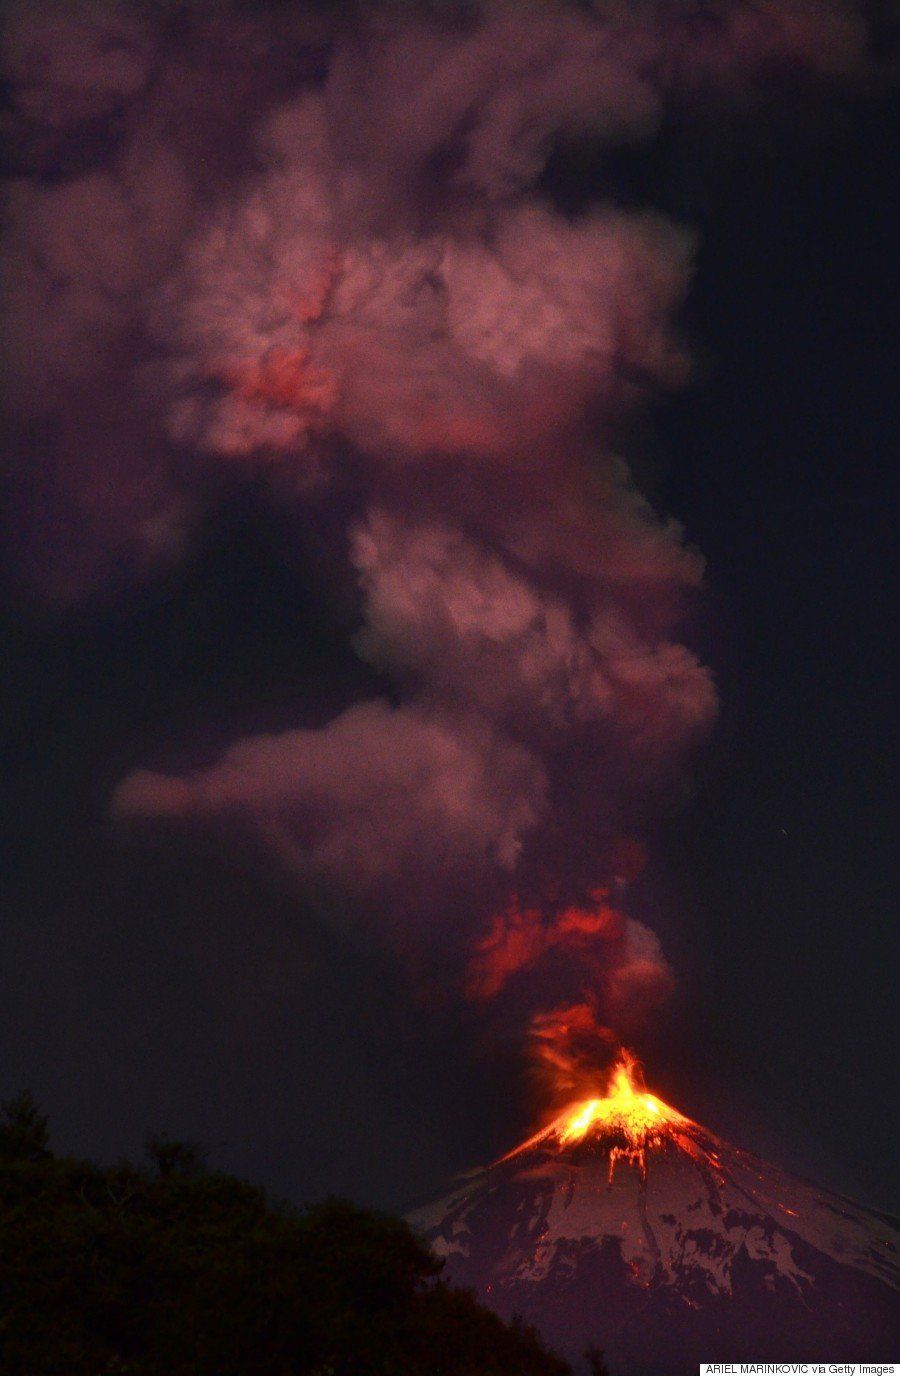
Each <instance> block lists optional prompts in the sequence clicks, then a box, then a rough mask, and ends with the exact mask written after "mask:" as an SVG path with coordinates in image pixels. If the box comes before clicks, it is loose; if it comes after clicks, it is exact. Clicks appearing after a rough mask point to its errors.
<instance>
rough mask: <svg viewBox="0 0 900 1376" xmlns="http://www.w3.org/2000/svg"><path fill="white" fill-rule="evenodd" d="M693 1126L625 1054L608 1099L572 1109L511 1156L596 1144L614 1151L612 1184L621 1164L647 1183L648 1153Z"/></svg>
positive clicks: (585, 1101) (612, 1079)
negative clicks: (681, 1129)
mask: <svg viewBox="0 0 900 1376" xmlns="http://www.w3.org/2000/svg"><path fill="white" fill-rule="evenodd" d="M688 1122H689V1119H687V1118H685V1117H684V1115H683V1114H681V1113H679V1112H678V1111H677V1109H674V1108H671V1107H670V1106H669V1105H668V1104H666V1103H663V1101H662V1099H658V1098H657V1097H656V1095H655V1094H649V1093H648V1092H647V1090H646V1089H645V1088H644V1086H643V1085H642V1084H641V1083H640V1076H639V1074H638V1068H637V1062H636V1061H635V1059H634V1057H633V1056H631V1055H630V1054H629V1053H628V1052H627V1051H623V1052H622V1054H621V1056H620V1058H619V1060H618V1061H617V1062H616V1064H615V1065H614V1066H613V1068H612V1071H611V1072H610V1075H609V1079H608V1081H607V1085H606V1092H605V1094H603V1095H602V1096H599V1097H597V1098H593V1099H583V1100H580V1101H578V1102H576V1103H574V1104H570V1105H569V1106H568V1107H567V1108H566V1109H564V1110H563V1112H562V1113H561V1114H559V1116H558V1117H557V1118H554V1119H553V1121H552V1122H551V1123H550V1124H549V1125H548V1126H547V1127H545V1128H543V1129H542V1130H541V1132H539V1133H536V1134H535V1136H534V1137H531V1138H529V1140H528V1141H527V1142H523V1144H522V1146H520V1147H517V1148H516V1149H515V1151H513V1152H510V1153H509V1157H512V1156H517V1155H518V1154H519V1152H522V1151H525V1150H526V1149H527V1148H529V1147H534V1146H537V1145H539V1144H542V1145H544V1146H556V1147H557V1148H558V1149H559V1150H560V1151H563V1150H565V1149H566V1148H567V1147H572V1146H574V1145H576V1144H577V1143H579V1142H585V1141H590V1142H596V1143H598V1144H600V1145H602V1146H605V1147H607V1148H608V1150H609V1178H610V1180H612V1177H613V1172H614V1170H615V1167H616V1163H617V1162H618V1161H627V1162H629V1163H630V1164H631V1165H634V1166H637V1168H638V1170H639V1171H640V1173H641V1178H642V1179H645V1178H646V1174H647V1151H648V1149H650V1148H652V1147H661V1146H662V1145H663V1144H664V1142H665V1140H666V1138H667V1137H669V1136H670V1135H671V1134H672V1132H673V1130H674V1129H676V1128H677V1127H679V1126H683V1125H685V1124H687V1123H688ZM509 1157H504V1160H508V1159H509Z"/></svg>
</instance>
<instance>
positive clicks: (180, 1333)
mask: <svg viewBox="0 0 900 1376" xmlns="http://www.w3.org/2000/svg"><path fill="white" fill-rule="evenodd" d="M148 1158H149V1163H148V1165H147V1167H145V1168H142V1167H139V1166H136V1165H133V1164H131V1163H127V1162H126V1163H122V1164H118V1165H115V1166H112V1167H100V1166H97V1165H93V1164H91V1163H89V1162H85V1161H76V1160H72V1159H69V1158H65V1157H57V1156H54V1155H53V1154H52V1153H51V1151H50V1149H49V1146H48V1135H47V1124H46V1119H45V1118H44V1116H43V1115H42V1114H41V1113H40V1112H39V1110H38V1109H37V1108H36V1106H35V1105H34V1103H33V1102H32V1101H31V1099H30V1098H29V1097H28V1096H20V1097H19V1098H18V1099H16V1100H13V1101H10V1102H9V1103H7V1104H5V1105H3V1114H2V1118H0V1371H2V1372H3V1376H566V1373H568V1372H569V1371H570V1368H569V1367H568V1365H567V1364H566V1363H565V1362H562V1361H560V1360H559V1359H558V1358H556V1357H554V1356H553V1355H551V1354H550V1353H549V1352H548V1351H547V1350H546V1349H545V1348H544V1346H543V1345H542V1343H541V1342H540V1340H539V1339H538V1337H537V1336H536V1335H535V1333H534V1332H533V1331H532V1330H530V1329H528V1328H525V1327H523V1326H521V1325H518V1324H512V1325H508V1324H504V1323H502V1322H501V1320H500V1319H499V1318H497V1317H496V1315H494V1314H492V1313H491V1312H490V1311H489V1310H487V1309H485V1308H483V1307H482V1306H481V1305H479V1304H478V1303H477V1302H476V1300H475V1299H474V1298H473V1296H472V1295H470V1294H468V1293H467V1292H464V1291H460V1290H455V1289H453V1288H451V1287H449V1286H447V1285H446V1284H444V1283H443V1282H442V1281H441V1279H440V1263H439V1262H437V1261H436V1260H435V1259H434V1257H433V1256H432V1255H431V1253H430V1252H429V1251H428V1249H427V1248H426V1247H425V1246H424V1245H423V1244H422V1243H421V1242H420V1241H419V1240H418V1239H417V1238H416V1237H415V1235H414V1234H413V1233H412V1232H411V1231H410V1229H409V1228H408V1227H407V1226H406V1225H405V1224H404V1223H401V1222H399V1221H398V1220H396V1219H392V1218H389V1217H386V1216H383V1215H380V1214H376V1213H372V1212H369V1211H367V1210H363V1209H359V1208H356V1207H355V1206H354V1205H352V1204H349V1203H346V1202H343V1201H330V1202H327V1203H325V1204H321V1205H318V1206H317V1207H315V1208H312V1209H308V1210H305V1211H302V1212H301V1211H298V1210H294V1209H291V1208H289V1207H286V1206H278V1205H275V1204H273V1203H271V1202H270V1201H269V1200H268V1199H267V1198H266V1196H265V1194H264V1193H263V1191H261V1190H259V1189H256V1188H255V1187H254V1186H252V1185H248V1184H246V1183H245V1182H243V1181H241V1180H238V1179H235V1178H234V1177H233V1176H229V1175H223V1174H220V1173H217V1172H211V1171H207V1170H205V1169H204V1167H203V1163H202V1160H201V1158H200V1156H199V1155H198V1153H197V1152H196V1151H195V1150H194V1149H192V1148H191V1147H189V1146H186V1145H184V1144H180V1143H177V1142H170V1141H168V1140H167V1139H165V1138H159V1139H156V1140H154V1141H151V1142H150V1143H149V1145H148Z"/></svg>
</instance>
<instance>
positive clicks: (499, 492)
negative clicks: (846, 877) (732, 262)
mask: <svg viewBox="0 0 900 1376" xmlns="http://www.w3.org/2000/svg"><path fill="white" fill-rule="evenodd" d="M5 27H6V34H5V57H4V75H5V78H6V80H7V82H8V83H9V90H10V93H11V94H10V105H9V109H8V110H7V114H6V125H7V133H8V135H9V136H10V138H11V146H12V148H13V159H14V163H15V175H14V176H13V177H12V178H11V179H10V181H9V184H8V187H7V191H8V197H7V216H6V226H5V231H4V249H5V253H6V258H7V264H8V267H9V273H8V282H9V286H8V289H7V295H6V299H5V303H4V307H3V315H4V325H5V329H6V337H7V340H8V341H10V342H11V347H8V359H7V369H6V377H5V381H4V393H3V406H4V412H5V416H6V421H7V424H8V426H9V427H10V429H11V432H12V438H13V441H14V446H15V452H16V453H17V456H18V457H17V460H16V466H15V468H14V469H13V471H12V473H11V474H10V487H11V491H12V493H13V502H14V511H15V516H16V526H17V529H18V531H19V537H18V545H17V549H16V555H17V559H18V564H17V568H18V574H19V577H20V578H22V579H28V580H30V581H31V582H32V583H33V584H34V585H36V586H37V587H38V589H39V590H40V591H41V592H42V593H43V594H44V595H47V596H50V597H52V598H54V599H56V600H62V601H63V602H74V601H77V600H78V599H80V598H83V597H86V596H91V595H93V594H94V593H95V592H96V591H97V590H98V589H104V588H108V587H109V586H110V585H112V586H113V587H114V588H116V589H121V588H122V587H127V586H128V585H129V584H130V583H133V582H134V581H136V580H141V579H145V578H147V577H150V576H152V574H153V572H154V571H155V570H156V569H158V568H160V567H163V566H165V565H166V564H167V563H169V562H171V561H172V560H174V559H177V558H178V557H179V555H180V554H181V552H182V550H183V549H184V547H185V545H186V543H187V542H188V541H189V539H190V534H191V530H192V528H193V525H194V522H195V521H196V519H197V517H198V514H199V513H200V512H202V511H203V510H204V509H205V508H207V507H208V505H209V504H210V503H212V502H213V501H214V495H215V491H216V484H217V481H218V475H219V474H220V473H221V472H222V471H223V470H225V469H227V470H229V472H230V473H231V475H232V478H233V475H234V472H235V469H238V470H243V471H246V473H247V474H248V476H252V478H253V480H254V481H256V482H259V481H260V478H261V477H262V478H263V479H268V481H269V483H270V486H271V493H272V501H273V502H279V503H282V504H283V505H285V506H287V507H288V508H289V510H290V511H292V512H295V513H305V515H301V514H297V538H298V540H302V538H303V523H304V521H311V522H315V521H316V520H317V518H318V517H319V516H320V515H321V514H322V513H323V512H324V511H325V510H327V511H328V513H329V516H330V517H331V518H332V524H334V523H335V522H334V521H333V518H334V517H335V515H337V516H338V518H339V520H338V521H337V522H336V524H338V525H340V526H342V527H343V529H344V532H345V541H346V544H345V556H346V560H347V561H348V564H349V567H350V568H352V570H353V574H354V577H355V579H356V581H357V586H358V592H359V616H360V620H359V628H358V631H357V632H356V635H355V639H354V646H355V648H356V650H357V652H358V654H359V655H360V657H361V658H363V659H364V660H367V661H369V662H370V663H372V664H374V665H376V666H377V667H378V668H379V669H381V670H383V671H385V672H386V673H387V674H388V675H389V676H390V678H391V679H392V680H393V683H394V685H395V691H396V695H397V696H396V698H395V699H393V700H392V701H390V702H389V701H387V700H377V701H371V702H362V703H359V704H357V705H356V706H353V707H351V708H350V709H348V710H345V711H343V712H342V713H341V714H340V715H337V716H335V717H334V719H333V720H332V721H330V722H329V723H328V724H326V725H325V726H324V727H321V728H318V729H311V728H308V727H306V726H303V725H298V727H297V729H294V730H290V731H287V732H284V733H282V734H280V735H258V736H249V737H247V738H245V739H243V740H239V741H236V742H235V743H234V744H232V745H231V746H230V747H229V748H228V749H227V750H226V751H225V753H224V754H223V756H222V757H221V759H219V760H218V761H217V762H216V763H214V764H212V765H209V766H206V767H198V768H197V769H195V770H194V771H192V772H186V773H184V774H183V775H181V776H177V777H176V776H167V775H161V774H157V773H153V772H149V771H146V770H137V771H135V772H133V773H131V774H129V775H128V776H127V777H126V778H124V779H123V780H122V781H121V783H120V784H119V786H118V788H117V790H116V793H115V797H114V801H113V808H114V811H115V813H116V815H117V816H118V817H120V818H129V819H138V820H140V819H167V820H168V821H169V822H171V823H181V822H188V821H190V823H191V824H197V823H199V824H200V825H208V826H210V827H217V826H221V825H224V824H227V825H229V826H233V825H235V824H237V825H238V826H239V827H241V828H243V829H245V830H247V831H248V832H251V833H252V834H254V835H255V836H256V837H257V838H258V839H259V841H260V843H261V844H262V845H263V846H265V847H268V848H269V849H270V850H271V852H272V853H273V854H274V855H275V856H277V858H278V860H279V862H280V863H284V864H287V865H289V866H290V868H291V869H292V870H293V871H294V872H296V873H297V874H298V875H299V876H301V879H302V880H303V881H306V880H314V881H316V882H321V881H323V880H324V881H326V882H328V883H330V884H334V885H337V886H341V887H344V888H349V889H352V890H353V891H354V893H355V894H356V895H357V896H358V897H359V899H360V902H361V907H362V909H363V910H364V911H365V912H366V913H367V914H369V915H372V914H375V915H376V917H377V918H378V920H380V921H381V922H382V924H383V928H384V930H385V931H387V932H388V933H389V934H390V935H396V934H397V933H398V932H402V933H403V934H404V940H406V939H408V936H409V933H410V932H415V933H416V934H417V939H419V940H420V941H421V942H422V944H423V945H425V946H427V944H428V940H429V935H428V933H429V929H430V928H431V929H434V928H440V931H441V933H442V940H444V939H445V937H446V932H447V929H448V926H449V927H453V926H454V924H455V929H454V930H455V933H456V934H458V945H459V948H460V950H461V951H463V952H466V951H468V952H470V959H469V961H468V968H467V971H466V972H465V973H464V974H463V973H462V972H461V973H460V979H461V983H462V986H463V987H464V988H465V990H466V992H467V993H468V996H469V997H470V998H471V999H473V1000H474V1001H476V1002H486V1001H489V1000H492V999H495V998H498V997H500V996H501V995H504V996H505V994H506V993H507V992H508V991H509V990H510V989H513V988H514V987H515V986H516V983H517V981H519V982H520V983H521V982H522V981H525V984H526V985H527V981H528V980H529V979H532V978H534V972H535V970H537V969H538V967H541V968H544V967H545V965H546V963H547V962H548V961H549V962H551V963H552V962H554V961H556V962H557V964H559V962H560V961H563V964H565V962H568V965H567V966H566V968H567V970H568V974H567V980H568V984H569V998H570V999H571V998H572V997H574V998H576V999H580V1000H581V1002H577V1003H576V1004H574V1005H572V1007H574V1008H575V1009H580V1010H581V1011H580V1012H578V1014H577V1018H576V1019H575V1020H576V1021H579V1020H580V1021H579V1026H582V1025H583V1026H584V1027H588V1025H589V1024H590V1022H591V1020H593V1022H594V1023H595V1024H596V1022H597V1020H598V1019H600V1020H609V1021H611V1022H612V1023H613V1024H614V1025H616V1026H617V1027H618V1026H621V1025H627V1024H628V1023H629V1021H633V1019H634V1017H635V1014H636V1012H639V1011H641V1010H643V1011H646V1010H647V1009H650V1008H652V1007H654V1006H656V1005H657V1004H658V1003H659V1002H660V1001H661V999H663V998H664V997H665V996H666V994H667V992H668V990H669V989H670V987H671V983H672V976H671V973H670V971H669V969H668V967H667V965H666V962H665V958H664V956H663V955H662V952H661V950H660V947H659V943H658V941H657V939H656V937H655V936H654V935H653V934H652V933H651V932H650V931H649V930H648V929H647V928H646V927H645V926H643V925H642V924H641V923H640V922H639V921H637V920H636V919H635V918H634V917H630V916H627V915H626V914H625V913H624V912H623V911H620V908H621V907H623V906H624V904H623V903H622V900H621V899H620V898H619V897H617V895H618V894H620V893H621V892H622V890H623V887H624V885H626V884H627V881H628V879H629V878H631V877H633V873H634V870H635V868H636V866H635V864H634V856H635V853H636V848H635V845H634V843H633V842H632V841H630V840H629V838H630V836H632V835H633V833H634V831H635V830H636V829H639V827H640V822H641V819H642V818H644V817H646V816H648V815H649V814H650V813H651V812H652V810H653V808H654V807H655V806H656V805H657V804H658V801H659V799H660V798H665V797H668V796H670V795H671V794H672V793H673V791H674V792H676V793H677V792H678V791H679V790H680V789H682V788H683V785H684V779H685V774H686V770H687V769H688V766H689V762H690V757H691V753H692V751H693V750H694V748H695V747H696V745H697V744H698V743H699V742H700V741H702V739H703V737H704V735H705V734H706V732H707V731H708V730H709V728H710V726H711V724H712V721H713V719H714V716H715V712H716V693H715V688H714V685H713V682H712V679H711V676H710V673H709V671H708V670H707V669H706V668H705V667H704V666H703V665H702V664H701V663H699V662H698V660H697V658H696V657H695V656H694V654H693V653H692V652H691V651H690V650H689V649H687V648H686V647H685V646H684V645H683V644H681V643H680V641H679V639H678V634H679V632H678V627H679V622H680V621H681V620H682V619H683V615H684V610H685V606H686V604H687V603H688V601H689V599H690V598H691V597H692V596H693V595H694V594H695V593H696V591H697V589H698V588H699V587H700V585H701V582H702V572H703V569H702V560H701V558H700V556H699V555H698V554H697V553H696V552H695V551H693V550H691V549H690V548H688V547H687V546H686V545H685V543H684V540H683V535H682V532H681V530H680V529H679V527H678V526H677V524H676V523H675V522H673V521H671V520H666V519H663V518H661V517H659V516H658V515H657V514H656V513H655V512H654V511H653V510H652V509H651V507H650V506H649V505H648V503H647V502H646V501H645V500H644V499H643V498H642V497H641V496H640V494H639V493H638V492H637V491H636V490H635V488H634V486H633V485H632V482H631V478H630V476H629V472H628V468H627V466H626V464H625V463H624V462H623V460H622V459H621V458H620V457H619V456H617V455H616V454H614V453H613V452H610V449H609V441H608V435H609V433H610V430H611V422H612V421H614V420H615V419H616V418H617V417H618V416H620V415H621V413H622V411H623V410H624V409H626V408H628V407H632V406H635V405H638V404H640V402H641V400H642V398H644V397H645V396H647V395H648V394H653V395H655V394H657V393H658V392H659V391H660V390H661V389H666V388H671V387H676V386H679V385H681V384H683V383H684V382H685V380H686V379H687V377H688V374H689V360H688V358H687V356H686V353H685V348H684V345H683V343H682V341H681V340H680V338H679V336H678V332H677V329H676V328H675V327H674V324H673V320H674V317H675V315H676V313H677V311H678V308H679V305H680V303H681V301H682V299H683V297H684V294H685V291H686V289H687V287H688V283H689V279H690V274H691V257H692V238H691V235H690V234H689V233H688V232H686V231H685V229H684V228H682V227H680V226H675V225H672V224H670V223H668V222H667V221H666V220H664V219H663V218H662V217H660V216H657V215H653V214H647V213H637V212H633V211H626V210H623V209H620V208H617V207H615V206H612V205H604V206H600V207H597V208H594V209H592V210H590V211H588V212H585V213H582V214H580V215H578V216H575V217H567V216H565V215H563V214H561V213H559V212H558V211H556V210H554V209H553V208H552V206H551V205H550V203H549V202H548V200H547V198H546V197H545V196H543V195H542V194H541V191H540V177H541V174H542V171H543V169H544V167H545V165H546V162H547V159H548V157H549V155H550V153H551V151H552V149H553V147H554V146H555V145H556V144H557V143H558V142H559V141H561V140H562V141H566V140H573V139H577V138H579V137H581V136H585V135H590V136H591V137H592V138H595V139H600V140H602V141H603V142H604V143H605V144H606V145H608V146H609V147H614V146H616V145H619V144H622V143H624V142H629V141H633V140H636V139H639V138H642V137H645V136H647V135H648V134H649V133H650V132H651V131H652V129H653V128H654V126H655V124H656V123H657V122H658V120H659V118H660V116H661V114H662V112H663V111H664V109H665V108H666V105H667V104H668V103H671V102H678V101H683V100H695V99H697V98H698V97H702V98H704V99H710V98H712V97H718V98H723V99H724V98H729V99H732V98H742V99H743V98H746V97H747V96H749V95H752V94H753V93H754V92H755V91H756V90H767V89H768V86H769V84H770V83H771V81H772V80H773V79H774V78H776V77H779V76H784V75H785V74H787V73H790V72H792V71H795V70H796V69H798V68H800V67H805V68H807V69H809V70H811V71H818V72H819V73H821V74H823V75H826V76H827V75H831V74H839V73H841V72H844V71H846V70H848V69H849V68H851V67H852V66H853V64H854V63H855V62H856V61H857V60H858V58H859V55H860V52H861V49H862V44H863V41H864V33H863V31H862V28H861V25H860V22H859V20H858V18H857V17H855V15H854V14H853V13H852V12H851V11H850V10H849V9H848V8H846V7H844V6H842V5H840V4H834V5H828V4H826V3H823V2H822V0H809V2H808V3H806V2H805V0H761V2H760V3H751V0H733V3H727V0H723V2H722V3H709V4H702V5H701V4H696V3H692V2H691V3H688V0H630V2H629V3H625V0H622V2H621V3H615V0H614V2H613V3H602V4H601V3H600V0H597V3H596V5H595V7H594V8H593V9H592V8H591V7H590V6H587V5H581V6H577V7H576V6H575V5H571V4H568V5H567V4H562V3H559V4H554V3H542V4H535V5H533V6H530V5H528V4H526V3H521V0H519V3H515V4H513V3H508V4H504V3H499V0H498V2H497V3H488V0H485V2H484V3H479V4H465V5H459V6H446V7H437V8H434V9H432V10H426V11H422V12H420V13H417V12H415V11H413V10H410V9H406V8H401V7H391V6H388V5H385V6H384V7H383V8H378V7H368V9H366V8H365V7H363V8H361V10H360V12H359V13H356V14H354V15H352V17H351V16H347V15H345V16H344V17H340V18H339V17H333V16H330V15H328V13H327V12H317V11H315V10H309V11H306V10H305V9H303V8H302V7H300V6H286V5H285V6H278V5H274V4H273V5H272V7H271V8H270V9H269V10H268V11H266V10H262V11H260V10H252V11H250V10H245V9H243V8H242V7H240V6H238V5H234V6H231V5H228V4H219V5H216V4H212V3H207V4H200V5H186V4H183V5H182V4H176V3H170V4H165V3H163V4H152V5H151V4H147V5H143V4H130V3H129V4H127V5H126V4H124V3H123V4H120V5H101V4H99V3H97V4H90V3H84V4H76V5H65V6H63V5H59V6H55V5H50V4H48V5H45V6H43V7H41V6H36V5H34V4H23V5H22V6H21V7H19V8H12V9H11V10H9V11H8V15H7V19H6V21H5ZM302 721H303V709H302V704H300V703H298V722H301V723H302ZM629 856H630V858H629ZM623 857H624V858H623ZM379 915H380V916H379ZM586 986H590V998H589V1000H588V1001H587V1002H585V1001H584V989H585V987H586ZM522 987H525V985H523V986H522ZM566 1011H567V1010H562V1012H563V1013H565V1012H566ZM568 1012H569V1013H571V1012H572V1008H569V1009H568ZM562 1021H563V1022H566V1020H565V1018H563V1019H562ZM572 1021H573V1019H572V1017H569V1019H568V1022H567V1023H566V1026H571V1024H572ZM557 1022H559V1018H557ZM556 1025H557V1024H556V1023H554V1022H553V1018H550V1019H549V1020H547V1018H546V1017H544V1018H543V1020H542V1021H539V1022H538V1023H537V1024H536V1027H535V1036H536V1038H537V1041H538V1043H539V1044H540V1045H541V1046H543V1047H544V1049H545V1050H546V1047H547V1045H548V1043H549V1041H550V1040H551V1033H552V1028H553V1027H554V1026H556Z"/></svg>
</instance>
